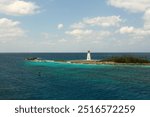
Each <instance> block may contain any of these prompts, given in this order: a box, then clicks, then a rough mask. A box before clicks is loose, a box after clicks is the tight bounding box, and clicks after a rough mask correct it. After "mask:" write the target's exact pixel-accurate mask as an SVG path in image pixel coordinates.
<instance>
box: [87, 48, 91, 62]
mask: <svg viewBox="0 0 150 117" xmlns="http://www.w3.org/2000/svg"><path fill="white" fill-rule="evenodd" d="M86 60H87V61H90V60H91V53H90V50H89V51H88V53H87V59H86Z"/></svg>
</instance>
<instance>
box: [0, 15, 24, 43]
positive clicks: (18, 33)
mask: <svg viewBox="0 0 150 117" xmlns="http://www.w3.org/2000/svg"><path fill="white" fill-rule="evenodd" d="M19 24H20V22H18V21H13V20H11V19H7V18H1V19H0V41H1V42H7V41H9V40H13V39H17V38H19V37H22V36H24V30H23V29H21V28H20V27H19Z"/></svg>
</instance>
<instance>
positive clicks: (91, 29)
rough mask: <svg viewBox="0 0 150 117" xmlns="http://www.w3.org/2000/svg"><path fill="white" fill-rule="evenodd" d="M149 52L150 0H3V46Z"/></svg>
mask: <svg viewBox="0 0 150 117" xmlns="http://www.w3.org/2000/svg"><path fill="white" fill-rule="evenodd" d="M89 49H90V50H91V51H94V52H149V51H150V0H0V52H85V51H87V50H89Z"/></svg>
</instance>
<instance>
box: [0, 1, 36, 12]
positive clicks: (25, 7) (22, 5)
mask: <svg viewBox="0 0 150 117" xmlns="http://www.w3.org/2000/svg"><path fill="white" fill-rule="evenodd" d="M38 8H39V7H38V6H37V5H36V4H35V3H33V2H27V1H25V0H1V1H0V12H1V13H4V14H7V15H29V14H34V13H36V12H37V10H38Z"/></svg>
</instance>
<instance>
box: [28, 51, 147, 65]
mask: <svg viewBox="0 0 150 117" xmlns="http://www.w3.org/2000/svg"><path fill="white" fill-rule="evenodd" d="M26 60H27V61H32V62H59V63H72V64H95V65H99V64H109V65H150V60H148V59H146V58H143V57H135V56H112V57H110V58H105V59H101V60H94V59H91V54H90V51H88V53H87V59H86V60H43V59H40V58H37V57H31V58H27V59H26Z"/></svg>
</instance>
